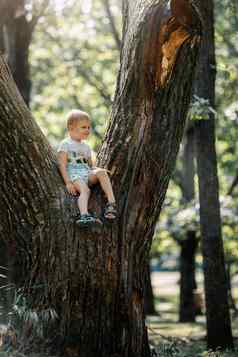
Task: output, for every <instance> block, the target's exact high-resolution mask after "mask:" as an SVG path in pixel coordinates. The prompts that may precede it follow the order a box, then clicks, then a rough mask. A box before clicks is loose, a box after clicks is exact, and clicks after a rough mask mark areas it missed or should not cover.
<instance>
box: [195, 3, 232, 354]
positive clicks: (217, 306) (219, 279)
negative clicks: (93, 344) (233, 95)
mask: <svg viewBox="0 0 238 357" xmlns="http://www.w3.org/2000/svg"><path fill="white" fill-rule="evenodd" d="M201 11H202V15H203V24H204V37H203V41H202V46H201V54H200V61H199V67H198V73H197V78H196V82H195V93H196V95H197V97H199V98H203V99H206V100H207V103H208V105H207V111H206V113H205V115H204V116H203V119H204V120H200V121H196V125H195V129H196V130H195V133H196V148H197V150H196V152H197V169H198V178H199V201H200V223H201V234H202V251H203V260H204V277H205V297H206V316H207V342H208V347H209V348H214V349H215V348H217V347H222V348H225V347H232V346H233V340H232V332H231V322H230V316H229V306H228V297H227V292H228V285H227V279H226V272H225V264H224V250H223V241H222V233H221V215H220V203H219V184H218V175H217V158H216V149H215V120H214V110H212V108H214V107H215V78H216V61H215V44H214V5H213V0H209V1H207V2H206V4H203V6H202V7H201Z"/></svg>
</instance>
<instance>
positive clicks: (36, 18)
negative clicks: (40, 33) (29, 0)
mask: <svg viewBox="0 0 238 357" xmlns="http://www.w3.org/2000/svg"><path fill="white" fill-rule="evenodd" d="M33 4H34V2H33ZM49 4H50V0H44V1H43V2H42V5H41V8H40V9H39V10H38V11H37V9H36V7H33V11H34V10H35V11H36V13H35V15H33V16H32V20H31V21H30V27H31V30H32V32H33V31H34V29H35V27H36V25H37V22H38V21H39V19H40V18H41V17H42V16H43V15H44V13H45V11H46V9H47V7H48V6H49Z"/></svg>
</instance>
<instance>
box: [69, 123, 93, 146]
mask: <svg viewBox="0 0 238 357" xmlns="http://www.w3.org/2000/svg"><path fill="white" fill-rule="evenodd" d="M90 130H91V124H90V121H89V120H87V119H82V120H80V121H79V122H77V123H75V124H74V125H73V126H72V127H71V128H70V130H69V134H70V136H71V138H72V139H74V140H77V141H81V140H86V139H87V138H88V136H89V134H90Z"/></svg>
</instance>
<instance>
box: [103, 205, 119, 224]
mask: <svg viewBox="0 0 238 357" xmlns="http://www.w3.org/2000/svg"><path fill="white" fill-rule="evenodd" d="M103 217H104V218H105V219H107V220H108V221H113V220H114V219H116V218H117V208H116V203H114V202H113V203H111V202H108V203H107V204H106V207H105V208H104V212H103Z"/></svg>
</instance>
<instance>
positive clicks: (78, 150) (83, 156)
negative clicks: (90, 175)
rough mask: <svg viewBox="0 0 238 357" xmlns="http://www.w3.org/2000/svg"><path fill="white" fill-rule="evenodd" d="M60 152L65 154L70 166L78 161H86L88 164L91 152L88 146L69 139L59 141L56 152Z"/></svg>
mask: <svg viewBox="0 0 238 357" xmlns="http://www.w3.org/2000/svg"><path fill="white" fill-rule="evenodd" d="M60 151H64V152H67V154H68V160H69V162H70V163H71V164H77V163H78V162H79V160H80V161H81V160H82V161H84V160H86V161H87V162H88V160H89V159H91V157H92V150H91V148H90V146H89V145H88V144H86V143H85V142H83V141H76V140H73V139H71V138H66V139H64V140H63V141H61V143H60V144H59V147H58V150H57V152H60Z"/></svg>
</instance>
